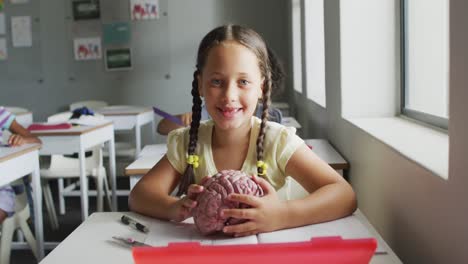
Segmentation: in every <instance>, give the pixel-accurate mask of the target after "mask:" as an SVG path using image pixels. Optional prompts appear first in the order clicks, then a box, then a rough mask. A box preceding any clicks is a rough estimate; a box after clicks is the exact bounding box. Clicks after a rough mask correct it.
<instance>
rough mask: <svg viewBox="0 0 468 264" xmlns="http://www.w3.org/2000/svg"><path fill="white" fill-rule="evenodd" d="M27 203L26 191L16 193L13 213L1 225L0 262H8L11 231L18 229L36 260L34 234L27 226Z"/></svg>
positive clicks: (11, 237) (11, 239) (11, 238)
mask: <svg viewBox="0 0 468 264" xmlns="http://www.w3.org/2000/svg"><path fill="white" fill-rule="evenodd" d="M29 214H30V213H29V205H28V201H27V197H26V192H23V193H21V194H18V195H16V208H15V214H14V215H13V216H11V217H8V218H7V219H5V221H4V222H3V223H2V225H1V230H2V234H1V237H0V263H2V264H3V263H5V264H8V263H10V254H11V244H12V242H13V233H14V232H15V231H17V230H20V231H21V232H22V233H23V235H24V238H25V239H26V242H27V243H28V245H29V247H31V250H32V252H33V254H34V256H35V257H36V259H37V260H38V256H39V254H38V251H37V244H36V239H35V238H34V235H33V234H32V232H31V229H30V228H29V225H28V223H27V220H28V219H29V216H30V215H29Z"/></svg>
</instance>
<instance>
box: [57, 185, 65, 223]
mask: <svg viewBox="0 0 468 264" xmlns="http://www.w3.org/2000/svg"><path fill="white" fill-rule="evenodd" d="M57 183H58V199H59V211H60V214H61V215H64V214H65V197H64V196H63V179H62V178H59V179H58V181H57Z"/></svg>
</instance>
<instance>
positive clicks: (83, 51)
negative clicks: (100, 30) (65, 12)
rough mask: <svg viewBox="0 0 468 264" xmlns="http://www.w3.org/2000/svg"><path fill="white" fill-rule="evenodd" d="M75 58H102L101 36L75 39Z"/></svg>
mask: <svg viewBox="0 0 468 264" xmlns="http://www.w3.org/2000/svg"><path fill="white" fill-rule="evenodd" d="M73 53H74V54H75V60H78V61H80V60H97V59H101V58H102V52H101V38H76V39H74V40H73Z"/></svg>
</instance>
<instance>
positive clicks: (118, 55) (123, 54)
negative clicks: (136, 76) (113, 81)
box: [106, 48, 132, 71]
mask: <svg viewBox="0 0 468 264" xmlns="http://www.w3.org/2000/svg"><path fill="white" fill-rule="evenodd" d="M131 68H132V56H131V51H130V48H119V49H106V70H108V71H119V70H129V69H131Z"/></svg>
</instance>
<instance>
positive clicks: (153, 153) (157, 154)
mask: <svg viewBox="0 0 468 264" xmlns="http://www.w3.org/2000/svg"><path fill="white" fill-rule="evenodd" d="M304 141H305V142H306V144H308V145H309V146H312V151H314V152H315V154H317V155H318V156H319V157H320V158H321V159H323V160H324V161H325V162H327V163H328V164H329V165H330V166H331V167H332V168H334V169H335V170H346V169H348V168H349V164H348V162H347V161H346V160H345V159H344V158H343V157H342V156H341V155H340V154H339V153H338V152H337V151H336V150H335V149H334V148H333V147H332V146H331V145H330V143H329V142H328V141H327V140H325V139H306V140H304ZM166 151H167V146H166V144H155V145H147V146H145V147H144V148H143V150H142V152H141V155H140V156H139V157H138V158H137V159H136V160H135V161H134V162H132V163H131V164H130V165H128V166H127V167H126V168H125V175H126V176H129V177H130V190H131V189H132V188H133V187H134V186H135V184H136V183H137V182H138V180H139V179H140V178H141V177H142V176H143V175H145V174H146V173H147V172H148V171H149V170H150V169H151V168H152V167H153V166H154V165H155V164H156V163H157V162H158V161H159V160H160V159H161V158H162V157H163V156H164V154H166ZM288 184H289V183H288ZM291 184H294V183H291ZM288 197H290V196H289V195H288Z"/></svg>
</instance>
